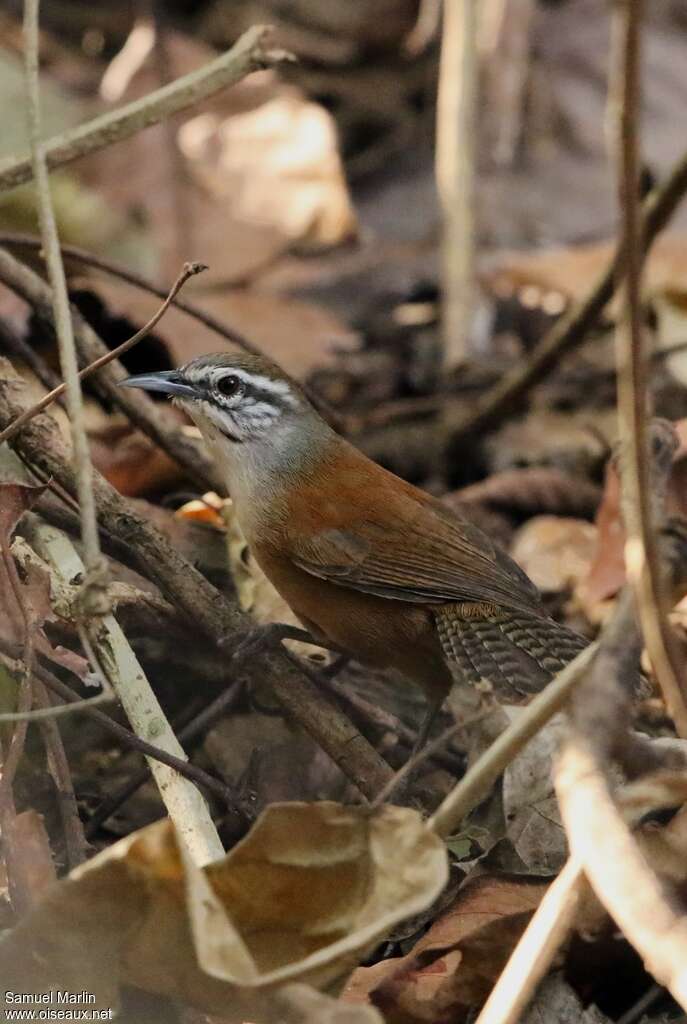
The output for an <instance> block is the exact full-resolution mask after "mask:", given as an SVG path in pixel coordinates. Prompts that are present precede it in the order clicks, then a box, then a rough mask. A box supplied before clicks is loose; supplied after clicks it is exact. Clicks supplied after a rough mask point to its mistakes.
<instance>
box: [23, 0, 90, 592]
mask: <svg viewBox="0 0 687 1024" xmlns="http://www.w3.org/2000/svg"><path fill="white" fill-rule="evenodd" d="M38 4H39V0H24V51H25V52H24V65H25V70H26V91H27V97H28V104H27V117H28V128H29V145H30V148H31V169H32V172H33V177H34V181H35V185H36V198H37V203H38V220H39V223H40V229H41V238H42V240H43V251H44V253H45V261H46V265H47V268H48V277H49V279H50V285H51V290H52V294H51V300H52V312H53V319H54V322H55V333H56V335H57V346H58V350H59V354H60V367H61V369H62V377H63V379H64V383H65V388H66V392H67V411H68V413H69V423H70V427H71V434H72V457H73V459H74V471H75V474H76V493H77V498H78V502H79V517H80V519H81V539H82V541H83V549H84V560H85V563H86V570H87V573H88V576H87V579H86V585H87V586H91V585H94V578H93V577H94V574H95V573H97V572H100V573H102V571H103V561H102V559H101V556H100V544H99V540H98V523H97V521H96V515H95V502H94V500H93V466H92V464H91V455H90V451H89V446H88V439H87V437H86V423H85V419H84V410H83V399H82V396H81V385H80V383H79V376H78V374H79V367H78V362H77V356H76V346H75V344H74V330H73V327H72V319H71V314H70V310H69V296H68V294H67V280H66V277H65V273H64V266H63V264H62V254H61V252H60V242H59V238H58V236H57V224H56V222H55V213H54V210H53V206H52V198H51V195H50V184H49V181H48V168H47V164H46V160H45V149H44V145H43V143H42V142H41V113H40V94H39V85H38Z"/></svg>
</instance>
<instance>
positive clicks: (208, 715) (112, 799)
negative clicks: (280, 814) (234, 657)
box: [86, 681, 244, 838]
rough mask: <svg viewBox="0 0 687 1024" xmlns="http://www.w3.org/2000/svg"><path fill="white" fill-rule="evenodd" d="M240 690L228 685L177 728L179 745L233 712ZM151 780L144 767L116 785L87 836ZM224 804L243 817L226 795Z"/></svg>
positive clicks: (238, 685)
mask: <svg viewBox="0 0 687 1024" xmlns="http://www.w3.org/2000/svg"><path fill="white" fill-rule="evenodd" d="M242 690H243V687H242V685H241V682H240V681H239V682H237V683H234V684H233V685H231V686H229V687H228V688H227V689H226V690H225V691H224V693H221V694H220V695H219V697H217V698H215V700H213V701H212V702H211V703H210V704H208V706H207V707H205V708H203V710H202V711H200V712H199V713H198V714H197V715H196V716H195V717H194V718H193V719H192V720H191V721H190V722H188V723H187V724H186V725H185V726H183V728H181V729H179V733H178V735H179V742H180V743H184V744H186V745H188V744H189V743H190V742H191V741H192V740H194V739H196V738H197V737H198V736H200V735H202V733H204V732H206V731H207V730H208V729H209V728H210V727H211V725H212V724H213V722H215V721H216V720H217V719H218V718H221V717H222V716H224V715H226V714H228V712H229V711H231V710H232V708H233V707H234V705H235V704H236V703H237V701H238V699H239V696H240V694H241V692H242ZM149 777H150V768H149V767H143V768H142V769H141V771H140V772H136V773H135V774H134V775H132V776H131V778H129V779H126V781H125V782H123V783H122V784H121V786H117V788H116V789H114V790H113V791H112V792H111V793H109V794H108V795H107V796H106V797H105V799H104V800H103V801H102V803H101V804H99V806H98V807H96V808H95V810H94V811H93V813H92V814H91V816H90V818H89V819H88V824H87V826H86V835H87V836H88V837H89V838H90V837H92V836H94V835H95V834H96V833H97V831H98V829H99V828H100V826H101V825H102V824H103V823H104V822H106V821H107V819H108V818H109V817H110V816H111V815H112V814H114V812H115V811H116V810H117V808H118V807H120V806H121V805H122V804H123V803H124V802H125V801H126V800H128V799H129V797H130V796H132V795H133V794H134V793H135V792H136V790H137V789H139V788H140V787H141V786H142V785H143V784H144V782H146V781H147V779H148V778H149ZM225 802H226V803H228V804H229V806H231V808H232V809H233V810H234V811H237V812H238V813H240V814H241V816H242V817H244V815H243V813H242V811H241V808H240V807H238V806H237V804H236V801H234V800H233V799H232V800H227V798H226V795H225Z"/></svg>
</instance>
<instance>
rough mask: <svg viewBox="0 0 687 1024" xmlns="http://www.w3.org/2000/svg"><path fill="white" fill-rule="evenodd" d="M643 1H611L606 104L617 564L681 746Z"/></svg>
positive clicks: (684, 715)
mask: <svg viewBox="0 0 687 1024" xmlns="http://www.w3.org/2000/svg"><path fill="white" fill-rule="evenodd" d="M643 6H644V0H615V6H614V12H613V31H612V40H611V47H612V49H611V81H610V94H609V99H610V104H611V112H612V116H613V127H614V134H615V144H616V151H617V158H616V159H617V177H618V201H619V206H620V219H621V249H622V251H623V254H624V257H625V260H624V263H625V275H624V279H623V281H622V286H621V295H622V313H621V317H620V320H619V322H618V328H617V331H616V361H617V367H618V419H619V429H620V437H621V440H622V441H623V442H624V448H625V450H626V451H627V460H628V464H627V467H626V471H625V472H624V473H623V474H622V481H623V487H624V488H625V501H624V503H623V504H624V508H625V509H626V513H625V519H626V529H627V542H626V546H625V564H626V570H627V577H628V580H629V581H630V583H631V584H632V586H633V588H634V591H635V596H636V599H637V604H638V611H639V617H640V621H641V624H642V630H643V633H644V640H645V643H646V646H647V649H648V651H649V655H650V657H651V662H652V665H653V667H654V670H655V672H656V676H657V678H658V681H659V684H660V686H661V690H662V691H663V695H664V698H665V701H666V704H667V707H668V710H669V712H670V714H671V715H672V717H673V720H674V722H675V727H676V729H677V732H678V734H679V735H680V736H682V737H683V738H687V707H686V706H685V698H684V692H685V690H684V681H683V679H682V678H681V665H680V659H679V657H676V651H675V648H674V642H673V639H672V636H671V634H670V628H669V626H668V622H667V619H666V615H665V601H664V595H663V593H662V587H661V582H662V581H661V572H660V564H659V560H658V550H657V544H656V536H655V530H654V528H653V526H654V524H653V523H652V510H653V503H652V495H651V482H650V478H649V458H648V451H647V432H646V421H647V411H646V410H647V401H648V395H647V358H646V351H645V345H644V331H643V323H642V306H641V276H642V263H643V259H642V244H641V216H640V202H639V187H638V186H639V169H640V158H639V119H640V114H641V83H640V64H641V22H642V14H643Z"/></svg>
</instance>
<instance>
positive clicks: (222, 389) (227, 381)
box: [215, 374, 241, 398]
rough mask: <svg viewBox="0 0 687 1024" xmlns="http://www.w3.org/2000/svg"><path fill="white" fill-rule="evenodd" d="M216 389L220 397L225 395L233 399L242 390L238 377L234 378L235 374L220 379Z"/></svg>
mask: <svg viewBox="0 0 687 1024" xmlns="http://www.w3.org/2000/svg"><path fill="white" fill-rule="evenodd" d="M215 387H216V388H217V390H218V391H219V393H220V395H224V397H225V398H232V397H233V396H234V395H236V394H238V392H239V390H240V388H241V381H240V380H239V378H238V377H234V376H233V374H228V375H227V376H226V377H220V379H219V380H218V381H217V383H216V384H215Z"/></svg>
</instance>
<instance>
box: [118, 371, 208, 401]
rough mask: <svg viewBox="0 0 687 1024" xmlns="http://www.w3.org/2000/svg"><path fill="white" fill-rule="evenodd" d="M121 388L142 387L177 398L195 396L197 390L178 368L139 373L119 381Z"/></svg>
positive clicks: (145, 389)
mask: <svg viewBox="0 0 687 1024" xmlns="http://www.w3.org/2000/svg"><path fill="white" fill-rule="evenodd" d="M119 386H120V387H122V388H142V389H143V390H144V391H161V392H162V393H163V394H165V395H177V396H178V397H179V398H196V397H197V392H196V390H195V388H194V387H192V385H191V384H188V383H187V382H186V381H185V380H184V378H183V377H182V376H181V374H180V373H179V371H178V370H158V371H157V372H156V373H139V374H137V375H136V376H135V377H127V378H126V379H125V380H120V381H119Z"/></svg>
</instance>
